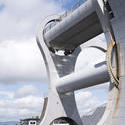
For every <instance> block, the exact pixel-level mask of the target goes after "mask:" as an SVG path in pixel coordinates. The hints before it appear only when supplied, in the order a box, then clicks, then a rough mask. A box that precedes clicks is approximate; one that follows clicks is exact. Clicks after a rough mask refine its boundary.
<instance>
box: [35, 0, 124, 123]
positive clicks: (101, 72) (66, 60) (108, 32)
mask: <svg viewBox="0 0 125 125" xmlns="http://www.w3.org/2000/svg"><path fill="white" fill-rule="evenodd" d="M101 33H104V34H105V37H106V40H107V48H105V47H104V45H103V44H102V43H101V44H100V43H98V42H95V43H91V44H90V43H88V42H87V41H88V40H90V39H92V38H93V37H95V36H97V35H99V34H101ZM36 39H37V43H38V46H39V48H40V51H41V53H42V55H43V58H44V61H45V64H46V69H47V72H48V76H49V81H50V83H49V95H48V98H46V99H45V103H44V108H43V112H42V115H41V122H40V125H52V124H53V122H54V121H58V120H63V121H67V123H69V124H70V125H84V123H82V121H81V119H80V116H79V113H78V110H77V107H76V102H75V98H74V91H76V90H79V89H82V88H87V87H90V86H94V85H98V84H102V83H105V82H108V81H110V90H109V100H108V104H107V108H106V110H105V113H104V116H103V117H102V119H100V121H99V123H98V125H124V123H125V2H124V0H87V1H85V2H84V3H82V4H79V7H78V8H76V9H75V10H73V11H71V12H66V13H64V14H63V15H52V16H49V17H47V18H46V19H45V20H43V21H42V23H41V24H40V26H39V29H38V32H37V37H36ZM87 43H88V44H87ZM81 44H82V46H81ZM86 44H87V47H94V48H96V49H99V50H100V51H102V52H104V53H106V55H107V56H106V57H107V58H106V60H104V61H103V62H98V63H97V64H95V65H93V66H90V67H87V68H85V69H82V70H81V71H79V72H74V68H75V64H76V61H77V57H78V55H79V53H80V52H81V50H82V49H84V47H83V46H84V45H86ZM58 51H61V52H62V53H63V55H58ZM105 62H106V63H105ZM96 65H98V66H96Z"/></svg>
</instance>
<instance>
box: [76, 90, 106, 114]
mask: <svg viewBox="0 0 125 125" xmlns="http://www.w3.org/2000/svg"><path fill="white" fill-rule="evenodd" d="M75 98H76V104H77V108H78V111H79V113H80V115H81V116H82V115H83V114H86V113H87V112H89V111H91V110H92V109H93V108H96V107H98V106H99V105H101V104H103V103H104V102H101V101H100V100H99V99H98V98H97V97H95V96H93V94H92V93H91V92H90V91H79V92H77V93H76V95H75Z"/></svg>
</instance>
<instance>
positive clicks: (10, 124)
mask: <svg viewBox="0 0 125 125" xmlns="http://www.w3.org/2000/svg"><path fill="white" fill-rule="evenodd" d="M16 124H17V125H20V124H19V122H18V121H7V122H0V125H16Z"/></svg>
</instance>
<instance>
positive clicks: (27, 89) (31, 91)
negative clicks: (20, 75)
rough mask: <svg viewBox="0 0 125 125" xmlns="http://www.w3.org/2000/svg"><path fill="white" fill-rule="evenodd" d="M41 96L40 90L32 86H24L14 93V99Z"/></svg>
mask: <svg viewBox="0 0 125 125" xmlns="http://www.w3.org/2000/svg"><path fill="white" fill-rule="evenodd" d="M41 94H42V93H40V89H38V88H36V87H34V86H33V85H25V86H23V87H22V88H20V89H19V90H18V91H17V92H15V94H14V97H15V98H23V97H27V96H30V95H34V96H40V95H41Z"/></svg>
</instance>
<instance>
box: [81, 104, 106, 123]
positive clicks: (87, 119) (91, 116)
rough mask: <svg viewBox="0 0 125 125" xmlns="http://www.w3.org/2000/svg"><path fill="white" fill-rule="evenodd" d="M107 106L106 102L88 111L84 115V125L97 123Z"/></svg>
mask: <svg viewBox="0 0 125 125" xmlns="http://www.w3.org/2000/svg"><path fill="white" fill-rule="evenodd" d="M105 108H106V104H103V105H101V106H99V107H97V108H96V109H93V110H91V111H90V112H88V113H86V114H85V115H83V116H82V118H81V119H82V122H83V124H84V125H97V123H98V122H99V120H100V119H101V117H102V116H103V114H104V111H105Z"/></svg>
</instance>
